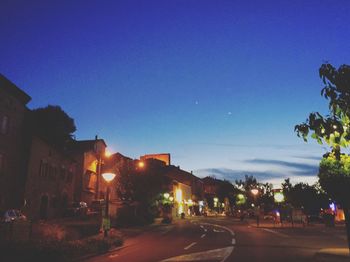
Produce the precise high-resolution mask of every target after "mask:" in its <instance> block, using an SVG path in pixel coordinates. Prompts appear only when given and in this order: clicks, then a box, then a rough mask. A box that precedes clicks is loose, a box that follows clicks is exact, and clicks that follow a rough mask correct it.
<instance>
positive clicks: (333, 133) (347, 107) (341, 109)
mask: <svg viewBox="0 0 350 262" xmlns="http://www.w3.org/2000/svg"><path fill="white" fill-rule="evenodd" d="M319 75H320V77H321V79H322V81H323V84H324V87H323V88H322V91H321V95H322V96H323V97H324V98H325V99H326V100H327V101H328V108H329V114H328V115H326V116H323V115H321V114H320V113H318V112H313V113H310V114H309V117H308V118H307V119H306V121H305V122H303V123H301V124H299V125H296V126H295V131H296V132H297V135H298V136H299V137H302V138H303V139H304V141H307V138H308V137H309V136H311V138H313V139H316V140H317V142H318V143H319V144H323V143H326V144H327V145H329V146H330V147H331V152H329V153H327V154H325V155H324V156H323V159H322V160H321V162H320V170H319V174H318V177H319V183H320V185H321V187H322V188H323V189H324V190H325V191H326V192H327V193H328V194H329V195H330V196H331V197H332V198H333V199H334V200H336V201H337V202H338V203H339V204H340V205H341V206H342V208H343V210H344V214H345V224H346V232H347V237H348V245H349V249H350V214H349V209H350V190H349V189H350V157H349V156H348V155H345V154H342V153H341V148H346V147H348V146H349V145H350V66H349V65H342V66H340V67H339V68H338V69H336V68H335V67H333V66H332V65H331V64H328V63H327V64H323V65H322V66H321V67H320V69H319Z"/></svg>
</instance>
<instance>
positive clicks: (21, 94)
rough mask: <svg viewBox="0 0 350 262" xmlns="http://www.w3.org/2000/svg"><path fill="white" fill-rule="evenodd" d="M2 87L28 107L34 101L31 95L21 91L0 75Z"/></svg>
mask: <svg viewBox="0 0 350 262" xmlns="http://www.w3.org/2000/svg"><path fill="white" fill-rule="evenodd" d="M0 86H1V88H3V89H4V90H5V91H6V92H8V93H9V94H11V95H12V96H14V97H16V98H17V99H18V100H19V101H21V102H22V103H23V104H24V105H26V104H27V103H28V102H29V101H30V100H31V99H32V98H31V97H30V96H29V95H27V94H26V93H25V92H24V91H23V90H21V89H19V88H18V87H17V86H16V85H15V84H14V83H12V82H11V81H10V80H8V79H7V78H6V77H5V76H3V75H2V74H0Z"/></svg>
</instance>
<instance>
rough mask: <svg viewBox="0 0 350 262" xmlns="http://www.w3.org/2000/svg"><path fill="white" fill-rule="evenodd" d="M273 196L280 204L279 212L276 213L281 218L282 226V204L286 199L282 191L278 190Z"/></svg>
mask: <svg viewBox="0 0 350 262" xmlns="http://www.w3.org/2000/svg"><path fill="white" fill-rule="evenodd" d="M273 198H274V200H275V202H276V203H277V205H278V212H277V213H276V215H277V217H278V218H279V219H280V222H281V226H282V216H281V209H280V204H281V203H282V202H283V201H284V194H283V193H282V192H276V193H275V194H274V196H273Z"/></svg>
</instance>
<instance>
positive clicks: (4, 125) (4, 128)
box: [1, 116, 9, 135]
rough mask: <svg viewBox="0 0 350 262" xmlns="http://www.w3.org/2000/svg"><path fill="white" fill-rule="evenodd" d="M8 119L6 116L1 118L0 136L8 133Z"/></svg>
mask: <svg viewBox="0 0 350 262" xmlns="http://www.w3.org/2000/svg"><path fill="white" fill-rule="evenodd" d="M8 125H9V118H8V116H3V117H2V118H1V134H3V135H6V134H7V132H8Z"/></svg>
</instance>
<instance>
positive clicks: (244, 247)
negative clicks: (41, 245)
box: [88, 217, 347, 262]
mask: <svg viewBox="0 0 350 262" xmlns="http://www.w3.org/2000/svg"><path fill="white" fill-rule="evenodd" d="M251 222H253V221H251ZM124 234H125V236H126V237H127V239H126V241H125V244H124V247H123V248H121V249H119V250H116V251H113V252H110V253H108V254H105V255H101V256H96V257H93V258H91V259H89V260H88V261H89V262H98V261H123V262H124V261H147V262H148V261H150V262H151V261H152V262H154V261H164V262H166V261H222V262H223V261H330V260H327V258H324V257H320V256H318V255H317V252H318V251H319V250H321V249H324V248H330V247H334V248H343V247H346V246H347V244H346V238H345V234H344V228H342V227H336V228H328V227H324V226H322V225H317V226H316V225H315V226H310V227H295V228H290V227H283V228H279V227H276V228H273V227H266V226H264V225H262V226H261V227H259V228H257V227H256V226H255V225H254V223H249V222H248V221H243V222H240V221H238V220H237V219H233V218H232V217H202V218H186V219H184V220H178V221H175V222H174V223H173V224H170V225H157V226H151V227H146V228H145V229H144V230H141V229H134V230H133V229H129V230H126V231H125V232H124ZM332 261H333V260H332ZM340 261H341V260H340Z"/></svg>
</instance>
